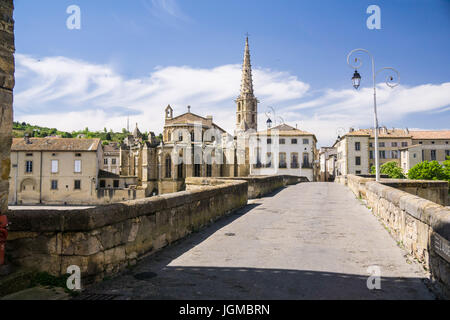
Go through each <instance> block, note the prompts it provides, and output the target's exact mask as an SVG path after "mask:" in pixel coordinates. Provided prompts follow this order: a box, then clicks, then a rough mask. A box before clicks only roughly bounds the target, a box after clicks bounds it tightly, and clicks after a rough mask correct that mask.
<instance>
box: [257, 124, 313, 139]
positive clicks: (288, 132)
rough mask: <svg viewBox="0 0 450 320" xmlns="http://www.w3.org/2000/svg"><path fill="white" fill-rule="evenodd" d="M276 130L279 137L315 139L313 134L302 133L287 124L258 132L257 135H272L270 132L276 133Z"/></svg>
mask: <svg viewBox="0 0 450 320" xmlns="http://www.w3.org/2000/svg"><path fill="white" fill-rule="evenodd" d="M277 130H278V135H280V136H313V137H314V138H316V137H315V135H314V134H313V133H310V132H307V131H303V130H300V129H296V128H294V127H292V126H290V125H288V124H280V125H278V126H276V127H273V128H270V129H268V130H264V131H259V132H258V135H270V134H271V133H272V131H277Z"/></svg>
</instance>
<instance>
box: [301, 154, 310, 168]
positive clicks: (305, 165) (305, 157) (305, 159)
mask: <svg viewBox="0 0 450 320" xmlns="http://www.w3.org/2000/svg"><path fill="white" fill-rule="evenodd" d="M302 168H310V164H309V154H308V153H304V154H303V165H302Z"/></svg>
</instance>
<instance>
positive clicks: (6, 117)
mask: <svg viewBox="0 0 450 320" xmlns="http://www.w3.org/2000/svg"><path fill="white" fill-rule="evenodd" d="M13 88H14V20H13V0H2V1H1V2H0V214H4V213H5V212H6V210H7V209H8V189H9V183H8V180H9V171H10V167H11V160H10V151H11V150H10V149H11V142H12V121H13V111H12V102H13Z"/></svg>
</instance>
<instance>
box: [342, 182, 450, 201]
mask: <svg viewBox="0 0 450 320" xmlns="http://www.w3.org/2000/svg"><path fill="white" fill-rule="evenodd" d="M371 181H375V178H373V177H364V176H359V175H358V176H355V175H347V176H338V177H336V182H338V183H341V184H345V185H347V186H348V187H349V188H350V189H351V190H352V191H353V193H355V194H356V195H357V196H358V197H365V192H366V186H365V185H366V183H367V182H371ZM380 183H381V184H383V185H385V186H390V187H393V188H395V189H399V190H402V191H405V192H408V193H410V194H412V195H416V196H419V197H421V198H424V199H427V200H430V201H432V202H435V203H437V204H440V205H442V206H448V205H449V200H448V194H449V193H448V189H449V184H448V182H447V181H434V180H406V179H383V178H382V179H380Z"/></svg>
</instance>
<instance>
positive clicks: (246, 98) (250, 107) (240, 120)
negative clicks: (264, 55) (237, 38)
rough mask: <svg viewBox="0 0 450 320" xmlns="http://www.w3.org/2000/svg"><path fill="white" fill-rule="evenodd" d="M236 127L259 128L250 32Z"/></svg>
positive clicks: (241, 128)
mask: <svg viewBox="0 0 450 320" xmlns="http://www.w3.org/2000/svg"><path fill="white" fill-rule="evenodd" d="M236 104H237V110H236V129H237V130H239V131H247V130H248V129H253V130H257V128H258V99H256V97H255V96H254V94H253V79H252V64H251V62H250V48H249V45H248V34H247V37H246V40H245V51H244V62H243V64H242V80H241V93H240V95H239V97H238V98H237V99H236Z"/></svg>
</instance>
